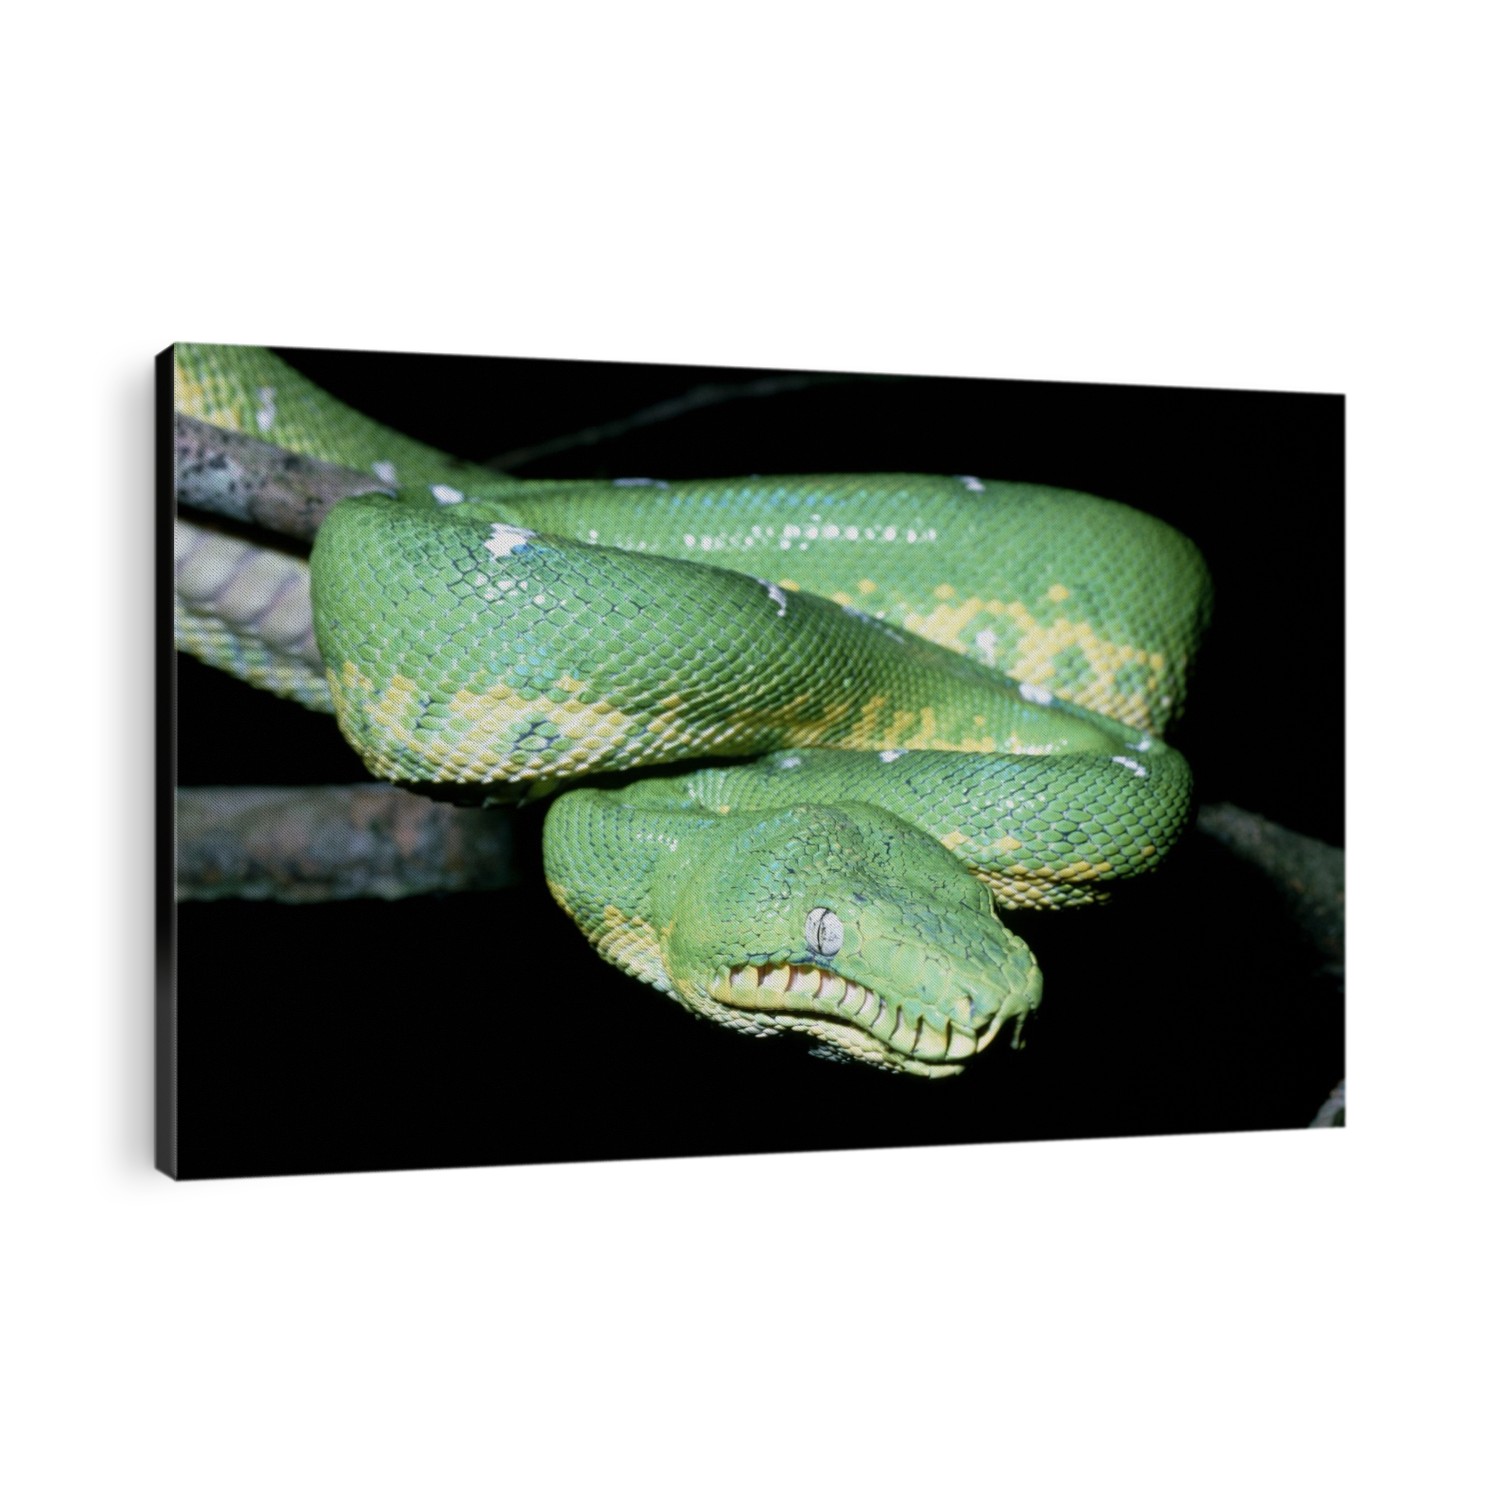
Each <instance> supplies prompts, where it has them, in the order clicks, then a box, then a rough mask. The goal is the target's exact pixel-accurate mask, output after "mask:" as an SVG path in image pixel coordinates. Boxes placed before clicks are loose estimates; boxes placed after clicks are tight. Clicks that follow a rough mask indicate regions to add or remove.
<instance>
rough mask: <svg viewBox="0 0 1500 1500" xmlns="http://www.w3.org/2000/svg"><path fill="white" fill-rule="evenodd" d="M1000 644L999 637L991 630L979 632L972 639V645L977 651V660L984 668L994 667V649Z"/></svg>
mask: <svg viewBox="0 0 1500 1500" xmlns="http://www.w3.org/2000/svg"><path fill="white" fill-rule="evenodd" d="M999 644H1000V637H999V636H997V635H996V634H995V632H994V631H993V630H981V631H980V632H979V634H978V635H976V636H975V637H974V645H975V647H976V648H977V649H978V651H979V659H980V661H982V662H983V663H984V664H985V666H987V667H993V666H994V665H995V647H996V646H998V645H999Z"/></svg>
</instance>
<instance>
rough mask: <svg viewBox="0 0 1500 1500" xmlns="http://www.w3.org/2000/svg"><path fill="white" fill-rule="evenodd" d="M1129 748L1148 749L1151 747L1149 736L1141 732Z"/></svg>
mask: <svg viewBox="0 0 1500 1500" xmlns="http://www.w3.org/2000/svg"><path fill="white" fill-rule="evenodd" d="M1130 748H1131V749H1132V750H1149V749H1150V748H1151V736H1150V735H1149V734H1143V735H1142V736H1141V737H1140V739H1138V740H1137V741H1136V742H1135V744H1133V745H1132V746H1131V747H1130Z"/></svg>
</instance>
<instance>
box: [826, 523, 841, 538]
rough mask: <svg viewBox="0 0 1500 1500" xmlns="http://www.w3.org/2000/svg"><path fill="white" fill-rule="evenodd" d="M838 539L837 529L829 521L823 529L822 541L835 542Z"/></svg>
mask: <svg viewBox="0 0 1500 1500" xmlns="http://www.w3.org/2000/svg"><path fill="white" fill-rule="evenodd" d="M838 539H839V529H838V527H837V526H835V525H834V524H833V523H832V522H831V521H830V522H829V523H828V525H826V526H825V527H824V528H823V540H824V541H825V542H836V541H837V540H838Z"/></svg>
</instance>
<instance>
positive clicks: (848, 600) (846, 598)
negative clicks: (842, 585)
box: [828, 589, 854, 604]
mask: <svg viewBox="0 0 1500 1500" xmlns="http://www.w3.org/2000/svg"><path fill="white" fill-rule="evenodd" d="M828 597H829V598H830V599H832V600H833V602H834V603H835V604H853V603H854V596H853V595H852V594H846V593H845V592H844V591H843V590H842V589H840V590H839V591H838V592H837V593H835V594H830V595H829V596H828Z"/></svg>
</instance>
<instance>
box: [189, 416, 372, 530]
mask: <svg viewBox="0 0 1500 1500" xmlns="http://www.w3.org/2000/svg"><path fill="white" fill-rule="evenodd" d="M174 434H175V440H176V450H177V454H176V462H177V500H178V503H179V504H182V505H190V506H192V507H194V508H195V509H197V510H206V511H211V512H213V513H214V514H215V515H220V516H227V517H228V518H229V519H231V520H234V521H243V522H247V523H249V524H251V525H254V526H264V527H265V528H266V529H267V530H268V531H275V532H279V533H280V534H281V535H283V536H294V537H299V538H301V539H302V540H304V541H311V540H312V538H313V536H314V535H316V533H317V530H318V527H319V526H320V525H321V524H322V522H323V517H324V516H326V515H327V514H328V512H329V511H330V510H332V509H333V507H334V506H335V505H336V504H337V503H338V502H339V501H340V500H343V499H345V498H347V497H348V496H350V495H368V494H370V493H372V492H375V491H379V492H381V493H384V494H389V493H391V491H390V487H389V486H388V485H386V484H383V483H382V482H381V481H380V480H379V479H378V478H376V477H375V476H374V475H371V474H367V473H365V472H363V471H362V470H359V469H346V468H343V467H342V466H341V465H339V464H330V463H324V462H323V461H322V460H321V459H317V458H305V457H303V456H302V455H301V454H300V453H291V452H288V451H287V450H286V449H285V448H277V447H275V446H273V445H272V444H270V443H262V442H261V441H259V439H257V438H252V437H246V436H245V435H244V434H243V433H239V432H228V431H226V430H225V429H224V428H222V427H214V426H212V425H211V424H210V423H208V422H200V421H198V420H197V419H196V418H195V417H184V416H182V415H181V414H180V413H179V414H178V415H177V417H176V418H175V427H174Z"/></svg>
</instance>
